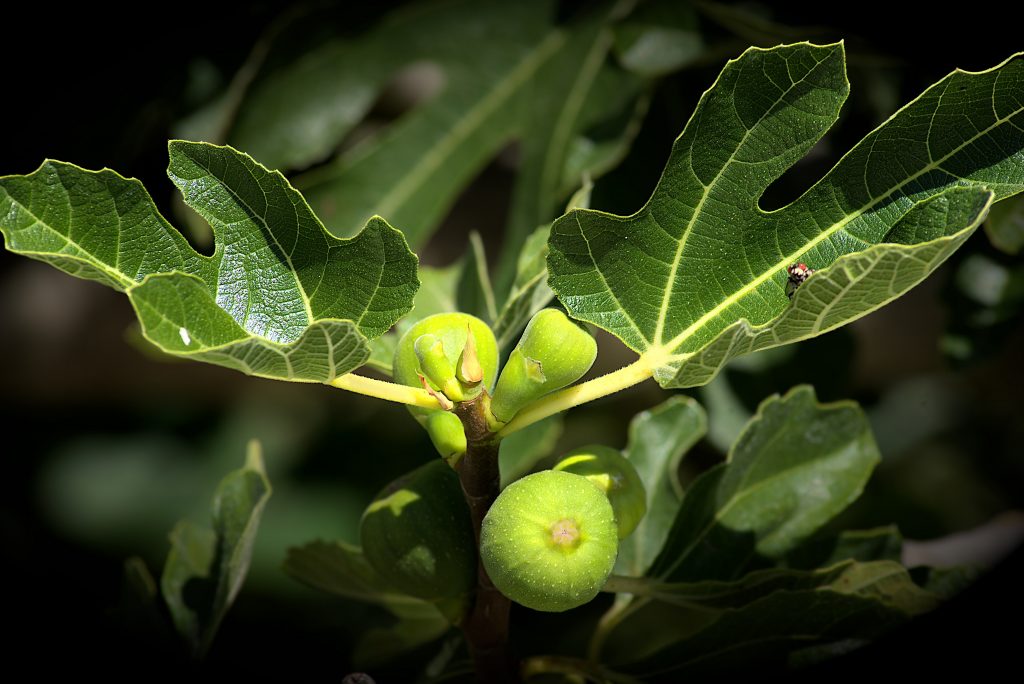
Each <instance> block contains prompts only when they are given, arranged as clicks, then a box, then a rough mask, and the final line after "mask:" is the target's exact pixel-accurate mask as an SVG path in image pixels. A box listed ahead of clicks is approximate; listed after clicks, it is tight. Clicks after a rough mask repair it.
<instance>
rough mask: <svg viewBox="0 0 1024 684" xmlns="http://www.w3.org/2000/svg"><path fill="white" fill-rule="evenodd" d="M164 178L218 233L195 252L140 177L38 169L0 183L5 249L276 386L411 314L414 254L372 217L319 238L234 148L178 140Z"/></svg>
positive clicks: (159, 342)
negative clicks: (126, 302) (347, 231)
mask: <svg viewBox="0 0 1024 684" xmlns="http://www.w3.org/2000/svg"><path fill="white" fill-rule="evenodd" d="M169 149H170V156H171V164H170V167H169V168H168V174H169V175H170V177H171V180H173V181H174V183H175V184H176V185H177V186H178V188H179V189H180V190H181V192H182V194H183V195H184V197H185V201H186V202H188V203H189V205H190V206H192V207H193V208H194V209H196V210H197V211H198V212H199V213H200V214H202V215H203V217H204V218H205V219H206V220H207V221H209V222H210V224H211V225H213V226H214V228H215V232H216V235H217V248H216V250H215V252H214V254H213V256H211V257H203V256H201V255H199V254H198V253H196V252H195V251H194V250H193V249H192V248H191V247H190V246H189V245H188V243H187V242H186V241H185V239H184V238H183V237H182V236H181V234H180V233H178V232H177V231H176V230H174V229H173V228H172V227H171V226H170V225H169V224H168V223H167V222H166V221H165V220H164V219H163V218H162V217H161V216H160V215H159V214H158V213H157V211H156V207H155V206H154V205H153V202H152V200H151V199H150V198H149V196H148V195H147V194H146V191H145V190H144V189H143V188H142V185H141V184H140V183H139V182H138V181H135V180H127V179H125V178H122V177H121V176H119V175H118V174H116V173H114V172H113V171H85V170H83V169H80V168H78V167H77V166H73V165H71V164H65V163H62V162H46V163H44V164H43V165H42V166H41V167H40V168H39V170H38V171H36V172H35V173H33V174H31V175H28V176H23V177H22V176H9V177H6V178H3V179H0V213H2V215H3V219H2V220H0V231H2V232H3V235H4V237H5V240H6V246H7V248H8V249H10V250H11V251H14V252H18V253H20V254H24V255H26V256H29V257H32V258H35V259H39V260H41V261H45V262H47V263H49V264H51V265H53V266H55V267H56V268H59V269H61V270H63V271H65V272H67V273H70V274H71V275H75V276H78V277H80V278H85V279H88V280H94V281H97V282H100V283H103V284H104V285H107V286H109V287H113V288H114V289H116V290H119V291H123V292H126V293H127V294H128V297H129V299H130V300H131V302H132V305H133V306H134V307H135V311H136V313H137V314H138V317H139V321H140V323H141V324H142V332H143V334H144V335H145V336H146V338H147V339H148V340H149V341H150V342H152V343H153V344H155V345H156V346H157V347H159V348H160V349H161V350H162V351H164V352H166V353H168V354H173V355H176V356H183V357H186V358H194V359H198V360H201V361H206V362H208V363H215V364H218V365H222V366H227V367H229V368H234V369H237V370H240V371H242V372H244V373H247V374H250V375H259V376H263V377H271V378H276V379H281V380H292V381H300V382H327V381H330V380H332V379H333V378H335V377H337V376H339V375H343V374H345V373H347V372H349V371H351V370H354V369H356V368H358V367H359V366H361V365H363V363H364V362H365V361H366V359H367V357H368V355H369V351H370V350H369V346H368V342H367V340H368V338H371V337H379V336H380V335H381V334H383V333H384V332H385V331H386V330H387V329H388V328H390V327H391V326H392V325H394V323H395V322H396V321H397V320H398V319H399V318H401V317H402V316H403V315H404V314H405V313H407V312H408V311H409V310H410V309H411V308H412V299H413V295H414V294H415V292H416V289H417V287H418V286H419V281H418V280H417V278H416V264H417V260H416V256H415V255H414V254H412V253H411V252H410V251H409V249H408V247H407V246H406V243H405V239H404V238H403V237H402V234H401V233H400V232H398V231H396V230H395V229H393V228H391V227H390V226H389V225H388V224H387V223H386V222H385V221H383V220H382V219H379V218H374V219H372V220H371V221H369V222H368V223H367V225H366V228H365V229H364V230H363V231H362V232H361V233H360V234H359V235H358V236H357V237H355V238H352V239H351V240H338V239H337V238H334V237H332V236H331V235H330V234H328V233H327V232H326V231H325V230H324V228H323V225H322V224H321V223H320V221H319V220H318V219H317V218H316V216H314V215H313V213H312V212H311V211H310V209H309V207H308V206H307V205H306V203H305V201H304V200H303V199H302V196H301V195H299V193H298V192H296V191H295V190H294V189H293V188H292V187H291V186H290V185H289V184H288V182H287V181H286V180H285V179H284V177H283V176H281V174H279V173H277V172H271V171H268V170H267V169H265V168H264V167H262V166H261V165H260V164H258V163H257V162H255V161H253V160H252V158H250V157H249V156H247V155H245V154H242V153H240V152H237V151H235V150H233V149H231V148H229V147H216V146H213V145H208V144H205V143H187V142H181V141H173V142H171V144H170V146H169Z"/></svg>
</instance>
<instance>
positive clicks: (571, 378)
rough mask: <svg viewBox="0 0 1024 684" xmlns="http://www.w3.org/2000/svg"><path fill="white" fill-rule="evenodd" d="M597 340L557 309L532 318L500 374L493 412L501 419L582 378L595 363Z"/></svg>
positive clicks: (542, 312) (541, 312) (545, 310)
mask: <svg viewBox="0 0 1024 684" xmlns="http://www.w3.org/2000/svg"><path fill="white" fill-rule="evenodd" d="M595 358H597V343H596V342H594V338H593V337H591V336H590V333H588V332H587V331H586V329H584V328H583V327H581V326H579V325H577V324H576V323H574V322H572V321H571V320H569V318H568V316H566V315H565V314H564V313H562V311H560V310H558V309H543V310H542V311H538V312H537V313H536V314H534V316H533V318H531V319H530V322H529V324H527V326H526V330H524V331H523V336H522V337H521V338H520V339H519V344H517V345H516V348H515V349H513V350H512V353H511V354H510V355H509V358H508V362H507V363H506V364H505V367H504V368H503V369H502V371H501V376H500V377H499V378H498V386H497V388H496V389H495V390H494V396H493V397H492V400H491V413H493V414H494V417H495V418H497V419H498V421H500V422H502V423H507V422H508V421H510V420H512V417H513V416H515V414H516V413H517V412H518V411H519V410H520V409H521V408H523V407H524V406H526V405H527V404H529V403H530V402H532V401H535V400H536V399H539V398H540V397H542V396H544V395H545V394H547V393H549V392H553V391H555V390H558V389H561V388H563V387H566V386H567V385H571V384H572V383H574V382H576V381H577V380H579V379H580V378H581V377H583V375H584V374H585V373H586V372H587V371H588V370H590V367H591V366H592V365H594V359H595Z"/></svg>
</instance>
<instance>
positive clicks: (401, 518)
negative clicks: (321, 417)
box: [359, 414, 476, 606]
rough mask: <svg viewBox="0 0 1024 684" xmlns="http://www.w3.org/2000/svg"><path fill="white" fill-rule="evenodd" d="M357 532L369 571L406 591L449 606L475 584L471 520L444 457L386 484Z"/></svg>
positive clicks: (455, 479) (459, 485)
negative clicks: (442, 459)
mask: <svg viewBox="0 0 1024 684" xmlns="http://www.w3.org/2000/svg"><path fill="white" fill-rule="evenodd" d="M448 415H451V414H448ZM359 536H360V539H361V542H362V546H363V553H364V554H365V555H366V559H367V560H368V561H369V563H370V565H371V566H372V567H373V569H374V570H376V571H377V573H379V574H380V575H381V576H382V577H383V578H384V579H386V580H387V581H389V582H390V583H391V584H393V585H395V587H397V588H398V589H401V590H402V591H404V592H405V593H407V594H410V595H412V596H417V597H419V598H422V599H427V600H429V601H435V602H439V603H443V604H445V605H448V606H450V605H452V603H453V601H454V602H455V603H459V602H462V603H464V601H463V599H464V597H467V596H468V595H469V594H470V593H471V592H472V591H473V589H474V588H475V586H476V548H475V547H476V545H475V540H474V537H473V523H472V522H471V520H470V516H469V508H468V507H467V506H466V501H465V499H464V497H463V494H462V485H461V484H460V483H459V476H458V475H456V474H455V471H454V470H452V469H451V468H450V467H449V466H448V465H446V464H445V463H444V462H443V461H440V460H433V461H431V462H429V463H427V464H425V465H423V466H420V467H419V468H417V469H416V470H413V471H412V472H410V473H407V474H405V475H403V476H402V477H400V478H398V479H397V480H395V481H394V482H392V483H391V484H389V485H388V486H387V487H385V488H384V489H383V490H382V491H381V492H380V494H378V495H377V497H376V498H375V499H374V500H373V503H371V504H370V505H369V506H368V507H367V508H366V511H365V512H364V513H363V518H362V521H361V523H360V527H359Z"/></svg>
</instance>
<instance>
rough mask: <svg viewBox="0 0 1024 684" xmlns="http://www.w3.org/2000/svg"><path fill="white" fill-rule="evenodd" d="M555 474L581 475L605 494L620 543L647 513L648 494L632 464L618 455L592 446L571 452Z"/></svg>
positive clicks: (615, 452)
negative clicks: (613, 517) (558, 472)
mask: <svg viewBox="0 0 1024 684" xmlns="http://www.w3.org/2000/svg"><path fill="white" fill-rule="evenodd" d="M554 469H555V470H558V471H562V472H566V473H574V474H576V475H581V476H583V477H585V478H587V479H588V480H590V481H591V482H593V483H594V484H595V485H597V487H598V488H599V489H600V490H601V491H603V492H604V493H605V496H607V497H608V502H609V503H610V504H611V506H612V511H613V512H614V514H615V523H616V525H617V526H618V530H619V539H625V538H626V537H628V536H629V535H630V534H631V533H632V532H633V530H635V529H636V526H637V525H639V524H640V520H642V519H643V517H644V514H646V513H647V490H646V489H645V488H644V483H643V480H641V479H640V474H639V473H637V472H636V468H634V467H633V464H632V463H630V462H629V460H628V459H627V458H626V457H625V456H623V455H622V454H621V453H620V452H619V451H617V450H615V449H612V448H611V447H607V446H602V445H600V444H594V445H590V446H585V447H581V448H579V449H575V450H573V451H570V452H569V453H568V454H566V455H565V456H563V457H562V459H561V460H559V462H558V463H557V464H556V465H555V468H554Z"/></svg>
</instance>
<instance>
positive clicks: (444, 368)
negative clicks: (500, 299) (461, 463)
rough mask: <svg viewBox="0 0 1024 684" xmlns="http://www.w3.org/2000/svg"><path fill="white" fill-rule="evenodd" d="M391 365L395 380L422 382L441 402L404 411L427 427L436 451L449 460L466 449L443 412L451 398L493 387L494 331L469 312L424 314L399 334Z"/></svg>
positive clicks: (461, 436) (455, 421)
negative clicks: (429, 407)
mask: <svg viewBox="0 0 1024 684" xmlns="http://www.w3.org/2000/svg"><path fill="white" fill-rule="evenodd" d="M393 367H394V377H395V381H396V382H399V383H401V384H403V385H411V386H413V387H423V388H424V389H426V390H427V391H428V392H430V393H431V394H433V395H434V397H435V398H436V399H437V400H438V404H439V405H440V406H442V407H443V409H428V408H420V407H415V406H411V407H409V411H410V412H411V413H412V414H413V416H414V417H415V418H416V420H418V421H419V422H420V424H421V425H423V427H424V428H425V429H426V430H427V433H428V434H429V435H430V439H431V441H432V442H433V443H434V446H435V447H436V448H437V450H438V452H439V453H440V454H441V455H442V456H443V457H444V458H445V459H447V460H448V461H449V463H451V464H453V465H454V464H455V463H456V462H458V460H459V459H460V458H461V456H462V454H463V453H465V451H466V437H465V433H464V431H463V428H462V423H461V422H459V419H458V418H457V417H456V416H455V415H454V414H452V413H447V411H448V410H450V409H451V408H452V407H453V406H454V403H453V402H460V401H466V400H468V399H471V398H473V397H474V396H476V395H477V394H479V392H480V391H481V390H482V389H487V390H489V389H490V388H491V387H493V386H494V379H495V377H496V376H497V374H498V342H497V340H495V338H494V333H493V332H492V331H491V329H490V328H489V327H488V326H487V324H486V323H484V322H483V321H481V320H480V319H479V318H477V317H475V316H471V315H469V314H464V313H442V314H435V315H433V316H428V317H426V318H424V319H423V320H421V321H417V322H416V323H415V324H414V325H413V326H412V327H411V328H409V330H407V331H406V332H405V334H404V335H402V337H401V339H400V340H399V341H398V347H397V348H396V349H395V358H394V366H393ZM437 416H447V417H445V418H439V417H437Z"/></svg>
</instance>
